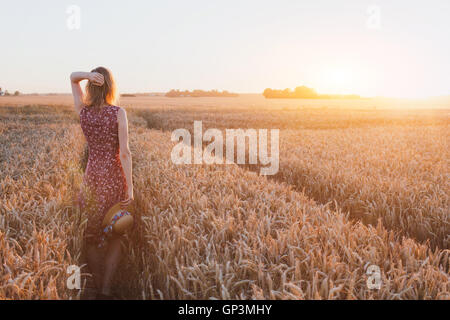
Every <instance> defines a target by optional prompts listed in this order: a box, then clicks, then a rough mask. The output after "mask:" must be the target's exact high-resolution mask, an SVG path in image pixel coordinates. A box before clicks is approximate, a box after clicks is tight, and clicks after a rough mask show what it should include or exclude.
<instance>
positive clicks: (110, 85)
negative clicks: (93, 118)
mask: <svg viewBox="0 0 450 320" xmlns="http://www.w3.org/2000/svg"><path fill="white" fill-rule="evenodd" d="M91 72H97V73H100V74H102V75H103V77H104V78H105V82H104V83H103V85H102V86H96V85H95V84H93V83H91V82H90V81H88V83H87V84H86V96H85V101H84V103H85V104H86V105H87V106H89V107H101V106H102V105H103V104H108V105H115V104H116V103H117V87H116V81H115V80H114V77H113V75H112V73H111V71H109V70H108V69H106V68H104V67H98V68H95V69H94V70H92V71H91Z"/></svg>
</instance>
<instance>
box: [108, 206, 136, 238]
mask: <svg viewBox="0 0 450 320" xmlns="http://www.w3.org/2000/svg"><path fill="white" fill-rule="evenodd" d="M133 220H134V219H133V216H132V215H131V213H130V212H128V211H127V210H126V209H122V208H121V205H120V202H118V203H116V204H115V205H113V206H112V207H111V209H109V210H108V212H107V213H106V215H105V218H104V219H103V228H105V232H107V231H113V232H114V233H116V234H120V235H122V234H124V233H126V232H127V231H128V230H130V229H131V227H132V226H133ZM106 229H108V230H106Z"/></svg>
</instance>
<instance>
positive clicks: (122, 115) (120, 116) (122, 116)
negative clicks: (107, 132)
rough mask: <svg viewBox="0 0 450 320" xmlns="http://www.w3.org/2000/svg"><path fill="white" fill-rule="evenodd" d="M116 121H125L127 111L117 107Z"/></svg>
mask: <svg viewBox="0 0 450 320" xmlns="http://www.w3.org/2000/svg"><path fill="white" fill-rule="evenodd" d="M117 108H118V109H117V122H118V123H119V124H120V123H126V121H127V112H126V111H125V109H124V108H122V107H117Z"/></svg>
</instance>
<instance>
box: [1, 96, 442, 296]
mask: <svg viewBox="0 0 450 320" xmlns="http://www.w3.org/2000/svg"><path fill="white" fill-rule="evenodd" d="M27 99H31V98H29V97H27V98H26V99H24V100H23V101H20V100H16V103H11V101H6V100H5V101H3V102H1V103H0V104H3V106H1V107H0V120H1V122H0V134H1V136H0V139H1V140H0V141H1V143H0V148H1V150H0V165H1V172H0V191H1V192H0V195H1V196H0V298H1V299H79V298H81V294H82V292H79V291H77V290H69V289H68V288H67V287H66V279H67V273H66V270H67V267H68V266H70V265H80V266H81V265H82V264H83V263H84V259H83V257H82V243H81V239H82V234H83V232H84V227H85V224H86V219H87V218H86V216H85V215H84V213H83V212H79V210H78V209H77V207H76V205H75V201H74V200H75V197H76V194H77V192H78V189H79V187H80V183H81V178H82V175H83V161H84V160H85V159H83V157H84V148H85V142H84V138H83V135H82V132H81V129H80V128H79V124H78V119H77V117H76V115H75V113H74V112H72V110H71V109H70V107H68V106H65V105H67V104H68V103H66V101H65V99H66V97H51V98H50V99H51V100H52V101H53V102H55V103H48V102H49V101H44V102H42V101H39V99H36V98H35V101H34V103H33V104H36V105H28V106H21V105H26V104H28V103H29V101H28V100H27ZM46 99H47V98H46ZM58 99H60V100H58ZM139 99H143V98H138V99H137V101H141V100H139ZM162 99H163V98H156V99H155V101H154V102H155V104H154V105H153V104H152V105H145V104H141V105H140V106H139V108H137V105H134V104H133V103H130V106H132V107H134V109H133V108H129V109H128V114H129V119H130V145H131V149H132V153H133V177H134V184H135V185H134V188H135V197H136V201H135V203H134V208H133V210H134V212H135V213H136V217H137V219H138V221H139V224H138V226H137V229H136V230H135V232H133V233H131V234H130V235H129V237H128V241H127V244H126V246H127V247H126V250H127V252H128V254H127V257H126V259H125V261H124V263H123V265H122V267H121V268H122V270H120V271H119V272H118V276H117V277H116V279H115V282H116V285H117V288H119V289H120V290H121V292H122V295H123V296H124V297H125V298H128V299H447V300H448V299H449V298H450V282H449V279H450V274H449V264H450V256H449V253H450V250H449V247H448V246H449V241H450V239H449V234H450V232H449V201H450V185H449V176H450V169H449V155H448V136H449V133H450V130H449V118H448V111H447V110H438V111H428V112H427V111H423V110H421V109H419V110H415V111H411V110H409V109H408V110H403V111H398V112H388V111H384V110H380V109H371V108H369V105H370V103H369V102H367V103H368V105H365V106H364V108H362V107H361V108H357V107H354V108H352V109H351V110H349V109H340V108H337V107H336V108H331V109H324V108H323V107H320V108H317V107H316V106H307V107H302V108H299V107H298V106H297V105H284V104H288V103H291V104H292V103H293V102H282V103H280V106H281V107H280V108H281V109H280V110H278V112H272V111H271V110H270V108H269V106H266V107H265V108H266V109H264V108H258V104H259V103H261V102H260V101H259V100H257V101H256V102H254V104H255V105H256V106H254V105H251V103H250V102H249V104H248V106H247V107H245V106H237V104H238V103H236V102H233V103H236V106H233V105H232V104H231V105H232V107H230V108H229V109H225V110H222V109H221V108H222V107H221V104H226V103H227V102H226V101H227V100H225V101H224V100H220V99H217V100H220V102H218V103H217V104H212V102H211V100H201V101H202V102H201V103H202V104H203V105H200V104H199V105H195V106H178V105H177V104H182V103H183V102H180V100H176V102H173V103H172V102H170V103H169V102H167V103H168V104H171V103H172V104H173V105H162V102H161V101H166V100H162ZM167 101H173V100H167ZM230 101H231V100H230ZM233 101H234V100H233ZM164 103H166V102H164ZM246 103H247V102H246ZM270 103H273V102H270ZM295 103H296V104H298V102H295ZM37 104H40V106H38V105H37ZM267 108H269V109H267ZM283 108H284V109H283ZM261 110H263V111H261ZM193 119H198V120H204V123H205V126H206V127H217V128H230V127H231V128H232V127H238V128H239V127H241V128H251V127H259V128H277V127H278V128H281V129H282V130H281V135H280V170H279V173H278V174H277V175H276V176H274V177H263V176H259V175H258V174H257V173H256V172H255V170H254V169H255V168H252V167H248V166H238V165H226V166H224V165H174V164H173V163H172V162H171V161H170V151H171V147H172V145H174V143H173V142H172V141H171V140H170V131H171V130H173V129H174V128H180V127H186V128H188V129H189V128H191V126H192V121H193ZM369 265H377V266H379V267H380V270H381V280H382V285H381V288H380V289H379V290H373V289H369V288H368V287H367V284H366V281H367V274H366V269H367V267H368V266H369ZM83 270H85V268H83ZM83 279H84V280H83V285H86V282H87V280H86V279H89V275H88V274H83Z"/></svg>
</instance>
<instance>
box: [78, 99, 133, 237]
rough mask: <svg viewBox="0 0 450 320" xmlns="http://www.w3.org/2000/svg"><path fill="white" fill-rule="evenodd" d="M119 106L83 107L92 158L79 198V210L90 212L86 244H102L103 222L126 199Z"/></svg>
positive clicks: (82, 123) (88, 164) (84, 131)
mask: <svg viewBox="0 0 450 320" xmlns="http://www.w3.org/2000/svg"><path fill="white" fill-rule="evenodd" d="M118 111H119V107H116V106H107V107H103V108H100V109H99V108H93V107H84V108H83V109H82V110H81V112H80V123H81V128H82V130H83V133H84V136H85V137H86V140H87V143H88V147H89V159H88V163H87V167H86V172H85V175H84V178H83V185H82V188H81V192H80V195H79V201H80V209H81V210H83V211H84V212H86V213H87V215H88V223H87V230H86V233H85V241H86V242H87V243H88V244H95V245H99V244H100V242H101V238H102V232H103V230H102V229H103V228H102V223H103V218H104V217H105V215H106V213H107V212H108V210H109V209H110V208H111V207H112V206H113V205H115V204H116V203H117V202H119V201H122V200H124V199H126V197H127V196H126V190H127V182H126V179H125V174H124V171H123V168H122V163H121V161H120V157H119V150H120V149H119V132H118V123H117V113H118Z"/></svg>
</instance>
